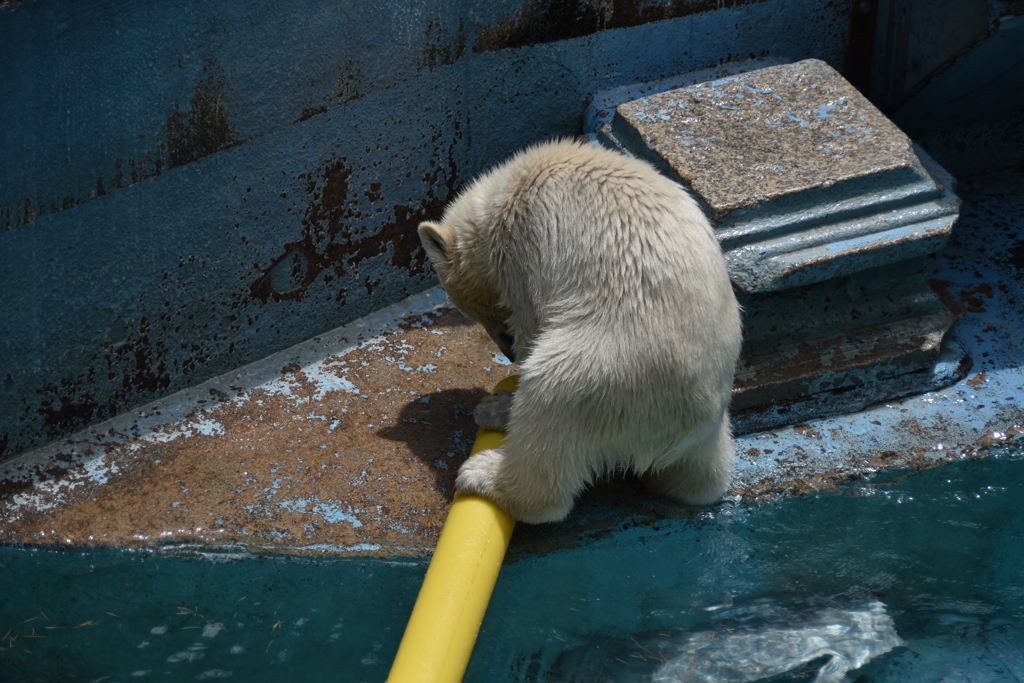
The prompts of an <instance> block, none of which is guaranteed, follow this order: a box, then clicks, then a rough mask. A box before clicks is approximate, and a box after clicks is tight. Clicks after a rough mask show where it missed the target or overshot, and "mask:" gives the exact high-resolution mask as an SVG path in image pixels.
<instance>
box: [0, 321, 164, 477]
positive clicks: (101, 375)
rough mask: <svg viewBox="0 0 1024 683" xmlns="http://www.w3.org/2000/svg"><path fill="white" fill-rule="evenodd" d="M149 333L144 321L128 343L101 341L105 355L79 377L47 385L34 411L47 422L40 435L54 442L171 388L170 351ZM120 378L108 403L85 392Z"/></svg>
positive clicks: (0, 451)
mask: <svg viewBox="0 0 1024 683" xmlns="http://www.w3.org/2000/svg"><path fill="white" fill-rule="evenodd" d="M151 328H152V324H151V322H150V321H149V320H148V319H146V318H142V319H141V320H140V321H139V323H138V325H137V326H136V328H135V329H134V330H130V331H126V337H125V339H124V340H122V341H119V342H111V341H109V340H108V341H105V342H103V344H102V355H97V356H96V357H95V358H94V359H93V361H92V362H91V363H89V364H88V367H87V368H86V369H85V370H83V371H82V372H81V373H79V374H78V375H77V376H74V377H65V378H63V379H62V380H61V381H60V383H59V385H54V384H46V385H44V386H42V387H40V388H39V389H36V395H38V396H39V397H40V404H39V407H38V408H37V409H36V412H37V413H38V414H39V415H40V416H42V418H43V427H42V430H43V433H44V434H45V435H46V436H47V437H49V438H51V439H56V438H59V437H61V436H63V435H66V434H68V433H70V432H73V431H75V430H78V429H81V428H83V427H85V426H87V425H90V424H93V423H95V422H97V421H99V420H104V419H107V418H110V417H113V416H114V415H116V414H118V413H119V412H120V411H121V410H123V409H124V408H125V406H127V405H130V404H131V403H133V402H134V401H135V400H136V399H137V398H139V397H142V396H152V395H153V394H156V393H158V392H161V391H164V390H166V389H167V388H168V387H169V386H170V385H171V374H170V373H171V368H170V367H169V366H168V362H167V358H168V356H169V353H168V349H167V348H166V346H164V345H163V344H162V343H159V342H155V341H154V340H153V339H152V338H151ZM104 370H105V372H104ZM118 378H120V379H119V385H118V386H117V387H116V388H115V389H114V390H112V391H110V392H105V394H106V395H107V398H106V400H103V401H100V400H97V399H96V398H95V397H94V392H93V391H90V390H88V389H86V388H85V387H97V386H100V385H102V384H104V383H105V382H110V381H118ZM2 456H3V448H0V457H2Z"/></svg>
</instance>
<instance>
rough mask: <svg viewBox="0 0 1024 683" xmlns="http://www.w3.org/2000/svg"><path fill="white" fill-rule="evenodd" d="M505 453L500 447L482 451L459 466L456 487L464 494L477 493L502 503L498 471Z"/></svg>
mask: <svg viewBox="0 0 1024 683" xmlns="http://www.w3.org/2000/svg"><path fill="white" fill-rule="evenodd" d="M504 455H505V454H504V453H502V452H501V449H500V448H491V449H488V450H486V451H480V452H479V453H477V454H476V455H474V456H472V457H470V458H469V460H467V461H466V462H464V463H462V467H460V468H459V476H458V477H456V479H455V488H456V489H458V491H459V493H462V494H474V493H475V494H476V495H478V496H483V497H484V498H488V499H490V500H492V501H494V502H495V503H498V504H499V505H501V501H500V500H499V499H500V498H502V496H501V491H500V489H499V487H498V483H497V479H498V472H499V470H500V469H501V461H502V460H503V458H504Z"/></svg>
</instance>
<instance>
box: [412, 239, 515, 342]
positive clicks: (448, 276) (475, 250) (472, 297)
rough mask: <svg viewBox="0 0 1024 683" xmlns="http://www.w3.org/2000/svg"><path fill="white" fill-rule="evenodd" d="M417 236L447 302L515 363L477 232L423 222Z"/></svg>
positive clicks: (502, 310)
mask: <svg viewBox="0 0 1024 683" xmlns="http://www.w3.org/2000/svg"><path fill="white" fill-rule="evenodd" d="M417 232H418V233H419V237H420V243H421V244H423V249H424V250H425V251H426V252H427V256H428V257H429V258H430V262H431V263H432V264H433V266H434V270H435V271H436V272H437V277H438V279H440V280H441V286H442V287H444V291H445V292H447V293H448V298H449V299H451V300H452V303H454V304H455V305H456V306H457V307H458V309H459V310H460V311H462V312H463V313H465V314H466V315H467V316H469V317H470V318H472V319H473V320H476V321H477V322H478V323H480V324H481V325H483V326H484V329H485V330H486V331H487V334H488V335H490V337H491V339H493V340H494V343H495V344H497V345H498V348H499V349H501V352H502V353H503V354H505V355H506V356H507V357H508V359H509V360H511V361H512V362H515V360H516V357H515V351H513V348H512V346H513V343H514V342H515V338H514V337H513V335H512V333H511V332H510V331H509V329H508V327H507V325H506V321H507V320H508V317H509V314H510V311H509V310H508V309H506V308H504V307H503V306H501V305H500V303H499V301H500V298H501V295H500V293H499V292H498V288H497V286H496V284H495V283H494V281H493V275H492V273H491V272H490V268H489V267H488V265H487V259H486V254H484V253H483V251H484V250H483V248H482V247H481V245H480V244H479V242H480V240H479V232H478V231H476V230H473V229H463V230H456V229H454V228H452V227H451V226H450V224H449V223H448V222H447V221H446V222H445V224H438V223H432V222H430V221H424V222H423V223H420V227H419V229H418V230H417Z"/></svg>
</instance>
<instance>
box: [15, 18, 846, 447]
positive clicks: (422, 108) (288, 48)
mask: <svg viewBox="0 0 1024 683" xmlns="http://www.w3.org/2000/svg"><path fill="white" fill-rule="evenodd" d="M849 14H850V6H849V4H848V3H845V2H830V1H826V0H761V1H757V0H746V1H744V0H735V1H732V2H724V3H722V2H718V1H717V0H716V1H706V0H682V1H678V2H673V3H669V4H658V3H656V2H650V3H644V2H639V1H638V2H629V1H626V0H623V1H620V2H616V3H612V4H608V3H596V2H587V1H586V0H576V1H575V2H564V3H555V2H547V3H546V2H543V1H541V0H526V1H525V2H522V1H520V2H510V3H504V4H498V3H487V2H473V1H471V0H461V1H460V0H449V1H444V0H439V1H436V2H433V1H429V0H428V1H425V2H422V3H408V2H396V1H394V0H389V1H384V2H376V3H365V2H355V1H351V2H349V1H345V0H343V1H341V2H334V3H326V2H313V1H306V2H301V1H300V2H296V3H276V2H266V1H256V2H250V3H245V4H239V3H231V2H218V1H212V2H185V1H183V0H178V1H177V2H164V3H142V2H97V3H80V2H71V1H70V0H39V1H35V2H32V1H27V2H0V93H3V96H2V97H0V120H2V122H3V128H2V137H0V140H2V142H0V145H2V147H0V266H2V267H0V320H2V321H3V323H2V324H3V328H2V329H3V332H2V334H0V459H2V458H6V457H10V456H11V455H13V454H16V453H18V452H20V451H23V450H24V449H26V448H29V447H32V446H36V445H39V444H41V443H44V442H46V441H49V440H52V439H54V438H57V437H59V436H61V435H63V434H67V433H70V432H71V431H74V430H76V429H78V428H81V427H83V426H85V425H87V424H92V423H96V422H99V421H101V420H103V419H106V418H108V417H111V416H112V415H114V414H117V413H118V412H121V411H124V410H126V409H127V408H130V407H132V406H136V405H139V404H141V403H143V402H145V401H147V400H150V399H152V398H155V397H156V396H159V395H163V394H167V393H170V392H172V391H175V390H177V389H180V388H182V387H184V386H187V385H190V384H195V383H197V382H200V381H203V380H205V379H207V378H209V377H211V376H213V375H215V374H218V373H222V372H225V371H227V370H230V369H231V368H233V367H237V366H240V365H242V364H245V363H247V362H250V361H253V360H255V359H257V358H260V357H263V356H265V355H267V354H269V353H271V352H273V351H275V350H279V349H281V348H284V347H287V346H289V345H291V344H294V343H296V342H298V341H300V340H303V339H306V338H309V337H311V336H315V335H316V334H318V333H320V332H323V331H325V330H327V329H330V328H333V327H336V326H338V325H341V324H343V323H345V322H347V321H350V320H352V319H354V318H356V317H359V316H361V315H363V314H365V313H367V312H369V311H371V310H374V309H376V308H379V307H382V306H384V305H386V304H388V303H390V302H393V301H395V300H397V299H400V298H402V297H404V296H407V295H408V294H410V293H413V292H416V291H419V290H422V289H425V288H426V287H429V286H431V285H433V284H434V283H435V280H434V277H433V275H432V274H431V272H430V270H429V268H428V266H427V264H426V262H425V259H424V255H423V254H422V252H421V251H420V249H419V246H418V242H417V240H416V237H415V230H414V229H415V226H416V225H417V224H418V222H419V221H420V220H423V219H425V218H430V217H437V216H438V215H439V214H440V212H441V210H442V208H443V205H444V203H445V201H446V200H447V199H449V198H450V196H451V195H452V193H453V192H454V191H455V190H457V188H458V187H459V186H460V184H462V183H464V182H466V181H467V180H468V179H470V178H472V177H473V176H474V175H475V174H476V173H478V172H479V171H481V170H482V169H484V168H486V167H487V166H489V165H491V164H493V163H495V162H497V161H499V160H501V159H502V158H503V157H505V156H506V155H508V154H510V153H511V152H513V151H514V150H516V149H517V148H519V147H521V146H523V145H525V144H528V143H530V142H532V141H536V140H540V139H544V138H548V137H551V136H555V135H571V134H575V133H578V132H579V129H580V123H581V119H582V116H583V113H584V110H585V108H586V106H587V104H588V102H589V100H590V97H591V95H592V94H593V93H594V92H596V91H599V90H604V89H608V88H611V87H615V86H619V85H623V84H628V83H633V82H638V81H647V80H652V79H657V78H662V77H666V76H670V75H673V74H677V73H682V72H686V71H691V70H695V69H699V68H704V67H708V66H712V65H715V64H718V63H720V62H723V61H727V60H730V59H745V58H749V57H752V56H780V57H788V58H791V59H803V58H807V57H817V58H819V59H823V60H825V61H827V62H829V63H831V64H832V65H833V66H836V67H837V68H841V67H842V66H843V62H844V58H845V56H846V49H847V37H848V33H849Z"/></svg>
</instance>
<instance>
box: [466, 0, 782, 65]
mask: <svg viewBox="0 0 1024 683" xmlns="http://www.w3.org/2000/svg"><path fill="white" fill-rule="evenodd" d="M764 1H765V0H675V1H674V2H667V3H658V2H654V3H651V2H644V0H611V2H602V1H600V0H573V1H572V2H549V1H548V0H530V1H529V2H527V3H526V4H525V5H523V7H522V9H520V10H519V12H517V13H516V14H515V15H513V16H510V17H506V18H504V19H502V20H500V21H498V22H496V23H495V24H493V25H490V26H483V27H481V29H480V34H479V37H478V38H477V41H476V44H475V45H474V46H473V52H495V51H497V50H504V49H506V48H515V47H523V46H526V45H537V44H540V43H553V42H555V41H557V40H566V39H569V38H582V37H583V36H589V35H591V34H594V33H598V32H599V31H607V30H610V29H616V28H629V27H630V26H640V25H642V24H649V23H652V22H655V21H663V20H665V19H676V18H678V17H685V16H689V15H692V14H701V13H703V12H710V11H712V10H717V9H729V8H733V7H742V6H743V5H752V4H755V3H759V2H764Z"/></svg>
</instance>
